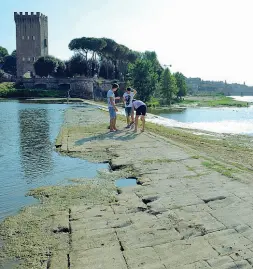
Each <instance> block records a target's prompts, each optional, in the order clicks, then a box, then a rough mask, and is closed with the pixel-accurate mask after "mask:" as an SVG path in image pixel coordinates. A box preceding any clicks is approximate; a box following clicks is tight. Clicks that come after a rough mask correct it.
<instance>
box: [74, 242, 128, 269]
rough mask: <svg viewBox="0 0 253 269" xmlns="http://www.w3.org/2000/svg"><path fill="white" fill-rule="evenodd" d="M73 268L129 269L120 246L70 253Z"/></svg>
mask: <svg viewBox="0 0 253 269" xmlns="http://www.w3.org/2000/svg"><path fill="white" fill-rule="evenodd" d="M70 268H71V269H72V268H73V269H84V268H89V269H112V268H115V269H116V268H117V269H127V265H126V263H125V260H124V257H123V255H122V251H121V250H120V248H119V246H118V247H108V248H96V249H91V250H87V251H84V252H74V253H73V252H71V253H70Z"/></svg>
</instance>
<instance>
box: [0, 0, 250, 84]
mask: <svg viewBox="0 0 253 269" xmlns="http://www.w3.org/2000/svg"><path fill="white" fill-rule="evenodd" d="M1 2H3V3H1V9H0V46H3V47H6V48H7V49H8V50H9V52H10V53H11V51H12V50H13V49H15V24H14V20H13V12H14V11H18V12H19V11H23V12H25V11H28V12H31V11H33V12H36V11H38V12H42V13H43V14H45V15H47V16H48V17H49V53H50V54H51V55H54V56H56V57H59V58H62V59H68V58H69V57H70V56H71V55H72V52H71V51H69V49H68V44H69V42H70V41H71V40H72V39H73V38H76V37H82V36H94V37H108V38H112V39H114V40H115V41H117V42H118V43H121V44H124V45H126V46H128V47H129V48H130V49H133V50H138V51H145V50H155V51H156V53H157V55H158V58H159V60H160V62H161V63H162V64H167V65H170V64H171V65H172V68H171V69H172V72H176V71H180V72H182V73H183V74H184V75H186V76H187V77H200V78H202V79H204V80H222V81H224V80H227V82H238V83H243V82H244V81H245V82H246V84H248V85H253V73H252V63H253V53H252V52H253V15H252V12H253V0H72V1H69V0H36V1H34V0H22V1H21V0H8V1H5V0H1Z"/></svg>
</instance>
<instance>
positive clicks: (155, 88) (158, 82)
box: [0, 37, 187, 105]
mask: <svg viewBox="0 0 253 269" xmlns="http://www.w3.org/2000/svg"><path fill="white" fill-rule="evenodd" d="M69 49H70V50H71V51H73V56H72V57H71V58H70V59H69V60H68V61H62V60H60V59H57V58H56V57H53V56H45V57H40V58H39V59H38V60H37V61H36V62H35V63H34V69H35V73H36V75H37V76H40V77H48V76H51V77H76V76H85V77H93V78H94V77H95V78H103V79H109V80H116V81H124V82H125V83H126V85H127V86H132V87H134V88H136V89H137V91H138V98H140V99H141V100H143V101H145V102H149V103H150V104H153V105H158V104H159V103H160V104H171V102H172V100H173V99H175V98H176V99H177V100H180V99H181V98H182V97H183V96H185V95H186V91H187V87H186V83H185V77H184V76H183V74H181V73H175V74H172V73H171V72H170V70H169V69H168V68H165V69H164V68H163V67H162V66H161V64H160V63H159V61H158V59H157V55H156V53H155V52H154V51H146V52H143V53H142V52H137V51H133V50H131V49H129V48H128V47H126V46H124V45H122V44H118V43H117V42H115V41H114V40H112V39H109V38H93V37H82V38H75V39H73V40H72V41H71V42H70V43H69ZM1 51H2V52H1ZM14 53H15V52H13V55H12V57H15V55H14ZM1 55H3V56H1ZM7 55H8V52H7V54H6V51H4V50H1V47H0V63H1V57H2V58H5V57H8V56H7ZM15 68H16V67H15ZM4 71H5V70H4ZM0 75H1V74H0Z"/></svg>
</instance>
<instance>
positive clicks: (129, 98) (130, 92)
mask: <svg viewBox="0 0 253 269" xmlns="http://www.w3.org/2000/svg"><path fill="white" fill-rule="evenodd" d="M118 88H119V85H118V84H117V83H114V84H112V89H110V90H109V91H108V92H107V100H108V109H109V114H110V132H116V131H117V128H116V119H117V113H116V112H117V111H118V109H117V107H116V103H115V100H116V99H120V97H115V92H116V91H117V90H118ZM136 93H137V91H136V90H134V89H132V88H130V87H128V88H127V89H126V92H125V93H124V95H123V97H122V98H123V102H124V104H125V113H126V121H127V126H126V128H131V127H133V126H134V131H135V132H137V128H138V120H139V117H141V121H142V129H141V132H144V128H145V116H146V113H147V106H146V104H145V103H144V102H142V101H140V100H135V99H134V96H135V95H136ZM134 111H136V113H135V117H134Z"/></svg>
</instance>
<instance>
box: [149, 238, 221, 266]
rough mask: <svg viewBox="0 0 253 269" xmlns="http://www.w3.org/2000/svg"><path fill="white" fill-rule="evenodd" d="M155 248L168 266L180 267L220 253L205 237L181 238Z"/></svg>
mask: <svg viewBox="0 0 253 269" xmlns="http://www.w3.org/2000/svg"><path fill="white" fill-rule="evenodd" d="M154 248H155V250H156V252H157V253H158V255H159V256H160V258H161V259H162V261H163V262H164V264H165V266H166V267H167V268H177V267H178V268H180V266H183V265H189V264H192V263H195V262H199V261H202V260H208V259H212V258H215V257H218V253H217V252H216V251H214V249H213V248H212V247H211V245H210V244H209V243H208V242H207V241H206V240H205V239H204V238H203V237H197V238H191V239H189V240H180V241H176V242H172V243H169V244H164V245H160V246H155V247H154Z"/></svg>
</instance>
